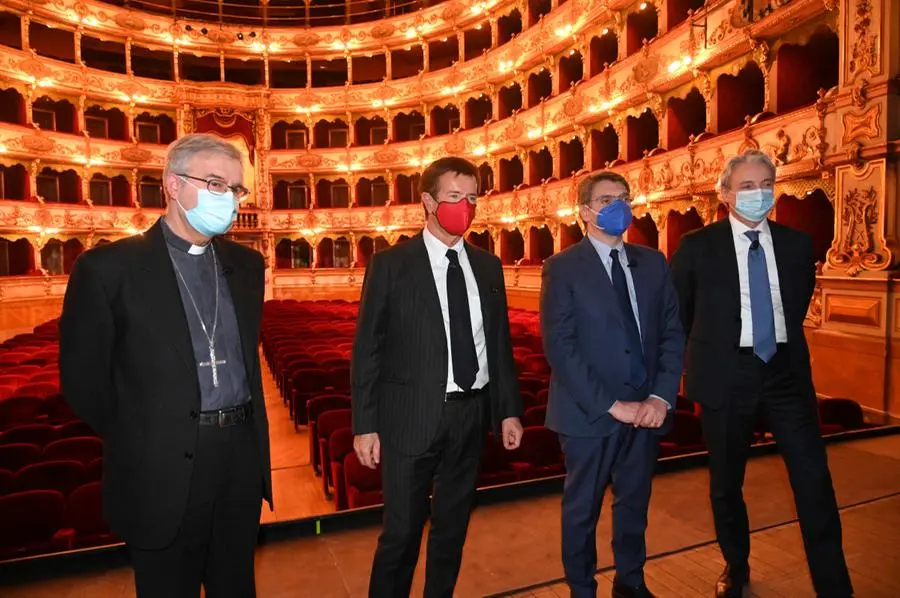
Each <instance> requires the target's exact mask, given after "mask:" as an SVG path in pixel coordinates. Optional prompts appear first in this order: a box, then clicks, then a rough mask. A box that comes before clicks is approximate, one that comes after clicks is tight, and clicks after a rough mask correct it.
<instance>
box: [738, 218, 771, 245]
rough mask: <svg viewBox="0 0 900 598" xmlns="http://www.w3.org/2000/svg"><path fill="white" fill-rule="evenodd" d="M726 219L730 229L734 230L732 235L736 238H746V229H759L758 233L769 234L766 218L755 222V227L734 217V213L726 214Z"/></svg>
mask: <svg viewBox="0 0 900 598" xmlns="http://www.w3.org/2000/svg"><path fill="white" fill-rule="evenodd" d="M728 220H729V221H730V222H731V230H732V231H733V232H734V236H735V237H738V238H744V239H746V238H747V236H746V235H745V234H744V233H746V232H747V231H751V230H755V231H759V234H760V235H768V234H769V221H768V219H764V220H763V221H762V222H760V223H759V224H757V225H756V226H755V227H753V228H751V227H749V226H747V225H746V224H744V223H743V222H741V221H740V220H738V219H737V218H735V217H734V214H728Z"/></svg>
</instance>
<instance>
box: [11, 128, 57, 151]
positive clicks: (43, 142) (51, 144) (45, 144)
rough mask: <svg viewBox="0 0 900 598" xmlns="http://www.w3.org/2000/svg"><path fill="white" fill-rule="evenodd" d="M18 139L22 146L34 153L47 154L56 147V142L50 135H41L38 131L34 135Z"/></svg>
mask: <svg viewBox="0 0 900 598" xmlns="http://www.w3.org/2000/svg"><path fill="white" fill-rule="evenodd" d="M18 141H19V142H20V143H21V145H22V147H23V148H25V149H26V150H28V151H31V152H34V153H36V154H47V153H50V152H52V151H53V150H54V148H56V142H55V141H54V140H53V139H51V138H50V137H46V136H45V135H42V134H41V133H40V131H39V132H37V133H35V134H34V135H24V136H22V137H19V139H18Z"/></svg>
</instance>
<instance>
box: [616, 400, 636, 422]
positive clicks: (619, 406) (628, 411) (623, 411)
mask: <svg viewBox="0 0 900 598" xmlns="http://www.w3.org/2000/svg"><path fill="white" fill-rule="evenodd" d="M640 406H641V403H632V402H627V403H626V402H622V401H616V402H615V403H614V404H613V406H612V408H611V409H610V410H609V414H610V415H611V416H613V417H614V418H616V419H617V420H619V421H620V422H622V423H623V424H633V423H634V418H635V417H636V416H637V414H638V407H640Z"/></svg>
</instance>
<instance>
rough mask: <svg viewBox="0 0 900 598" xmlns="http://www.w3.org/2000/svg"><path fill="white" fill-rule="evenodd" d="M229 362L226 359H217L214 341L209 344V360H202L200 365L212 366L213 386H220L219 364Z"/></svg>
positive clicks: (204, 366) (203, 366)
mask: <svg viewBox="0 0 900 598" xmlns="http://www.w3.org/2000/svg"><path fill="white" fill-rule="evenodd" d="M225 363H227V362H226V361H225V360H224V359H220V360H219V361H216V346H215V345H214V344H212V343H210V345H209V361H201V362H200V367H202V368H212V375H213V386H214V387H215V388H219V369H218V367H217V366H220V365H224V364H225Z"/></svg>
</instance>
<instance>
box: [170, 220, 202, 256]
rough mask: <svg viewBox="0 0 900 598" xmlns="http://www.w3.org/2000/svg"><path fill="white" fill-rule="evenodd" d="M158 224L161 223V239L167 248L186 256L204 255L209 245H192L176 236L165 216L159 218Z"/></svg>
mask: <svg viewBox="0 0 900 598" xmlns="http://www.w3.org/2000/svg"><path fill="white" fill-rule="evenodd" d="M160 222H161V223H162V230H163V237H165V239H166V243H168V244H169V246H171V247H174V248H175V249H177V250H178V251H181V252H184V253H187V254H188V255H203V254H204V253H206V248H207V247H209V243H207V244H206V245H194V244H192V243H190V242H189V241H186V240H185V239H182V238H181V237H179V236H178V235H176V234H175V231H173V230H172V229H171V228H170V227H169V224H168V223H167V222H166V217H165V216H163V217H162V218H160Z"/></svg>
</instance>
